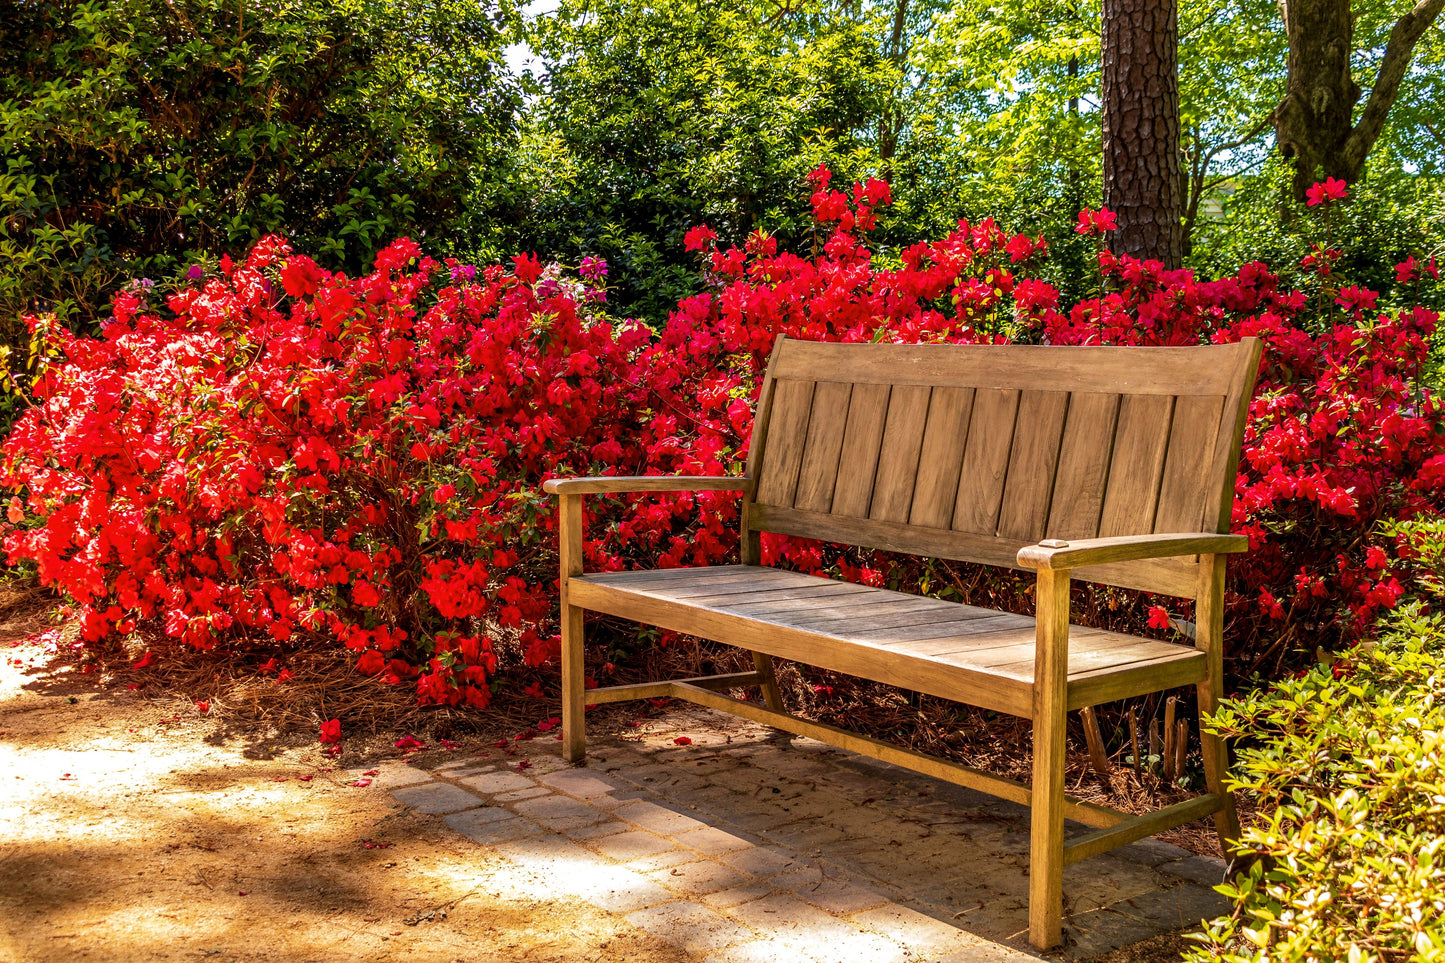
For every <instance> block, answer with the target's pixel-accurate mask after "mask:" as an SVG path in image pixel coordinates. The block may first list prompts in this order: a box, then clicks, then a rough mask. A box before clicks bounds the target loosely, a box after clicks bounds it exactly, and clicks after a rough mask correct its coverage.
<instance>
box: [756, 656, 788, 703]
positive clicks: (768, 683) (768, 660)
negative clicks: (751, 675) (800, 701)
mask: <svg viewBox="0 0 1445 963" xmlns="http://www.w3.org/2000/svg"><path fill="white" fill-rule="evenodd" d="M753 665H754V666H755V667H756V668H757V670H758V675H760V676H762V677H763V681H762V683H761V686H762V690H763V702H764V703H765V704H766V705H767V707H768V708H769V709H772V710H773V711H774V712H785V711H786V710H785V709H784V708H783V697H782V695H781V694H780V693H779V692H778V674H777V672H776V671H775V670H774V669H773V657H772V656H770V655H764V654H763V653H761V652H754V653H753Z"/></svg>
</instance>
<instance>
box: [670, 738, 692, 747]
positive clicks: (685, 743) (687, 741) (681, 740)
mask: <svg viewBox="0 0 1445 963" xmlns="http://www.w3.org/2000/svg"><path fill="white" fill-rule="evenodd" d="M672 741H673V743H674V744H675V745H679V746H690V745H692V740H691V739H689V738H688V737H687V736H678V737H677V738H676V739H674V740H672Z"/></svg>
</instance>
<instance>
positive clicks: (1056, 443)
mask: <svg viewBox="0 0 1445 963" xmlns="http://www.w3.org/2000/svg"><path fill="white" fill-rule="evenodd" d="M1068 411H1069V393H1068V392H1067V391H1036V390H1029V391H1025V392H1024V393H1023V394H1022V396H1020V398H1019V412H1018V417H1017V418H1016V419H1015V420H1014V432H1013V444H1012V446H1011V451H1010V453H1009V467H1008V477H1007V479H1006V480H1005V481H1004V494H1003V504H1002V506H1001V507H1000V509H999V516H998V530H997V531H996V532H980V533H978V534H981V535H989V534H997V535H998V536H999V537H1001V538H1009V539H1018V540H1020V541H1025V542H1037V541H1038V540H1039V539H1041V538H1043V537H1044V529H1045V528H1046V527H1047V525H1048V521H1049V502H1050V501H1051V500H1052V497H1053V492H1054V476H1055V472H1056V470H1057V469H1058V466H1059V450H1060V444H1061V442H1062V441H1063V434H1064V416H1065V415H1067V414H1068ZM1000 430H1002V428H1000Z"/></svg>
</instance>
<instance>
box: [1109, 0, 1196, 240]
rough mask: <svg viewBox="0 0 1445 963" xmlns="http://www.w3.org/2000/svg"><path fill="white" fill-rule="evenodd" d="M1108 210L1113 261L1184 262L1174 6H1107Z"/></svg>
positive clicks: (1129, 0)
mask: <svg viewBox="0 0 1445 963" xmlns="http://www.w3.org/2000/svg"><path fill="white" fill-rule="evenodd" d="M1103 27H1104V30H1103V101H1104V206H1105V207H1107V208H1109V209H1110V210H1112V211H1113V212H1114V213H1115V214H1117V215H1118V223H1119V228H1118V230H1116V231H1114V232H1113V234H1112V235H1111V236H1110V238H1109V247H1110V249H1111V250H1113V252H1114V253H1115V254H1132V255H1134V256H1135V257H1141V258H1156V259H1158V260H1160V261H1163V262H1164V266H1165V267H1168V268H1177V267H1179V265H1180V263H1181V261H1182V260H1183V257H1184V240H1183V229H1182V227H1181V225H1180V218H1179V215H1180V206H1181V198H1180V174H1179V49H1178V46H1179V21H1178V13H1177V10H1176V7H1175V3H1174V0H1162V2H1161V0H1104V24H1103Z"/></svg>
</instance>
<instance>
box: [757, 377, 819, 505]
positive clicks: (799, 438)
mask: <svg viewBox="0 0 1445 963" xmlns="http://www.w3.org/2000/svg"><path fill="white" fill-rule="evenodd" d="M814 385H815V382H812V381H778V382H775V383H774V385H773V399H772V401H773V404H772V417H771V419H770V420H769V423H768V436H767V447H766V452H765V455H764V457H763V465H762V476H761V477H760V478H759V479H758V491H757V496H756V498H757V500H758V501H759V502H760V503H762V504H764V505H792V504H793V500H794V498H795V497H796V495H797V492H798V472H799V470H800V469H801V468H802V466H803V452H804V450H805V448H806V444H807V439H808V421H809V418H810V416H811V414H812V411H813V387H814Z"/></svg>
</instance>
